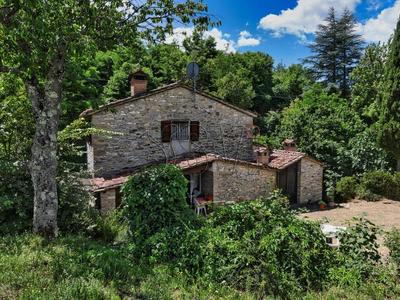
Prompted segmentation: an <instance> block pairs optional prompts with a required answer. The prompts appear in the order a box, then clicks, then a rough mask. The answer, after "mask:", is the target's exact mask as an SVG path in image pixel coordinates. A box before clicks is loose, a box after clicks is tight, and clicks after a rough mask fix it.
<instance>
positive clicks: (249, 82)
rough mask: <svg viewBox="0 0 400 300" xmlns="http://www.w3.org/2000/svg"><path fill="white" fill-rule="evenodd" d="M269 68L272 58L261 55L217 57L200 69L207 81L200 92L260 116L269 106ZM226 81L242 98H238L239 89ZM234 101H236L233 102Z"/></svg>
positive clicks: (236, 54)
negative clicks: (223, 99) (238, 86)
mask: <svg viewBox="0 0 400 300" xmlns="http://www.w3.org/2000/svg"><path fill="white" fill-rule="evenodd" d="M272 65H273V61H272V58H271V57H270V56H269V55H267V54H264V53H261V52H255V53H252V52H246V53H235V54H224V53H219V54H218V55H217V56H216V57H215V58H213V59H210V60H209V61H208V62H207V64H206V65H205V66H204V68H203V69H202V72H205V74H209V75H208V76H209V78H210V80H208V81H207V82H208V84H207V85H206V84H203V85H202V88H203V90H206V91H208V92H211V93H215V94H217V95H220V96H222V97H224V98H225V100H227V101H231V102H232V103H234V104H238V105H239V106H242V107H245V108H250V109H253V110H255V111H257V112H258V113H261V114H263V113H265V112H267V111H268V110H269V109H270V107H271V105H272V104H271V95H272ZM229 80H234V82H235V83H236V84H238V85H240V88H241V89H242V91H241V93H242V94H243V95H240V93H239V89H238V88H236V87H235V86H234V85H233V84H231V83H230V82H229ZM229 97H231V98H229ZM236 98H238V99H239V100H238V101H237V100H235V99H236ZM235 101H236V102H235Z"/></svg>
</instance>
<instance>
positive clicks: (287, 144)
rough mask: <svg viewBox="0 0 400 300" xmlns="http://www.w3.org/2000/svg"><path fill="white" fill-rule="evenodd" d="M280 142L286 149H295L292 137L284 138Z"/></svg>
mask: <svg viewBox="0 0 400 300" xmlns="http://www.w3.org/2000/svg"><path fill="white" fill-rule="evenodd" d="M282 144H283V149H284V150H286V151H297V146H296V141H295V140H293V139H286V140H284V141H283V143H282Z"/></svg>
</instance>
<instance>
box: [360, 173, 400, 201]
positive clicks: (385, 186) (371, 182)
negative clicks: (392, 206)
mask: <svg viewBox="0 0 400 300" xmlns="http://www.w3.org/2000/svg"><path fill="white" fill-rule="evenodd" d="M397 180H398V175H396V176H393V175H392V174H390V173H388V172H385V171H374V172H369V173H365V174H364V175H363V176H362V177H361V179H360V185H359V188H358V191H357V194H358V196H359V197H360V198H363V199H367V200H371V201H374V200H378V199H380V198H382V197H386V198H389V199H393V200H400V194H399V193H398V192H399V191H400V189H399V182H398V181H397Z"/></svg>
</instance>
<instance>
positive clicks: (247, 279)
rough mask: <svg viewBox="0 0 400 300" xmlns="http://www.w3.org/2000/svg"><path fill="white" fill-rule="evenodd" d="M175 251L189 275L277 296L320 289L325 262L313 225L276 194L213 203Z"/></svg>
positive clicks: (326, 249) (319, 236)
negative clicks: (202, 222) (210, 211)
mask: <svg viewBox="0 0 400 300" xmlns="http://www.w3.org/2000/svg"><path fill="white" fill-rule="evenodd" d="M175 251H176V252H175V253H176V255H177V257H178V258H177V259H176V260H177V265H179V266H180V267H183V269H184V270H187V271H188V272H189V274H192V276H196V277H199V278H203V279H207V280H208V281H210V282H217V283H227V284H228V285H230V286H232V287H234V288H237V289H240V290H242V289H243V290H249V291H254V292H256V294H259V295H279V296H280V297H283V298H288V297H293V296H294V295H296V294H298V293H299V292H300V291H303V290H307V289H313V288H319V287H321V285H322V282H323V281H324V278H326V276H327V269H328V268H329V265H330V261H331V260H330V255H331V250H330V248H329V247H328V246H327V245H326V243H325V238H324V236H323V234H322V232H321V231H320V229H319V226H318V225H317V224H314V223H310V222H307V221H303V220H300V219H299V218H297V216H296V215H295V214H294V213H293V212H291V211H290V210H289V209H288V201H287V199H286V198H284V197H282V196H281V195H280V194H278V193H274V194H273V195H271V196H270V197H268V198H262V199H259V200H256V201H246V202H242V203H237V204H233V205H226V206H222V207H219V208H218V209H216V211H215V212H214V214H213V215H212V216H211V217H210V218H209V219H208V220H207V224H206V225H205V226H204V227H202V228H201V229H200V230H197V231H189V232H188V234H187V236H186V238H185V240H184V241H183V242H182V243H181V245H180V246H178V247H177V248H175Z"/></svg>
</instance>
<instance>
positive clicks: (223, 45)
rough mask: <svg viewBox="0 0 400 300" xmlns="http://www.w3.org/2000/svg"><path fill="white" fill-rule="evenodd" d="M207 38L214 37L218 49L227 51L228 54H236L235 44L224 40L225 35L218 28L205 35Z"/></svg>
mask: <svg viewBox="0 0 400 300" xmlns="http://www.w3.org/2000/svg"><path fill="white" fill-rule="evenodd" d="M204 36H205V37H209V36H211V37H213V38H214V39H215V42H216V43H217V49H218V50H221V51H225V52H226V53H235V52H236V49H235V42H234V41H233V40H227V39H226V38H224V34H223V33H222V32H221V31H220V30H218V29H217V28H213V29H211V30H210V31H206V32H205V33H204Z"/></svg>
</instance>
